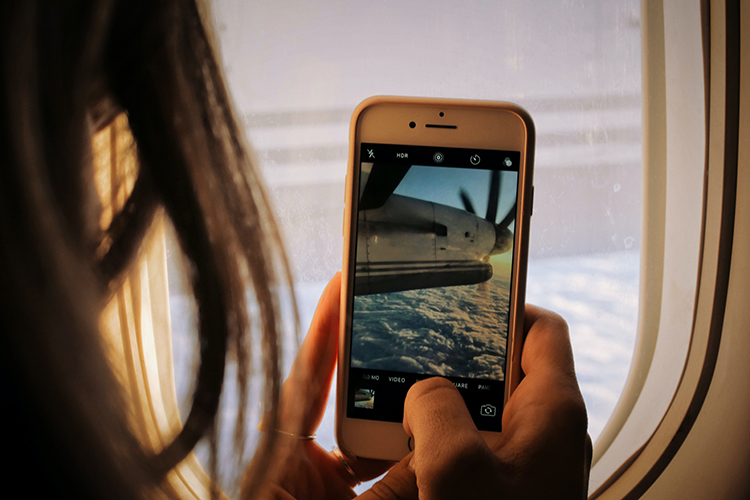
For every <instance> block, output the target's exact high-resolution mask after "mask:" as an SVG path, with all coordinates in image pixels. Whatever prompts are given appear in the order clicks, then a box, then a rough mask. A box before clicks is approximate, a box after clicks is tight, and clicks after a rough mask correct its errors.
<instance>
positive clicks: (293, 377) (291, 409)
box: [279, 273, 341, 436]
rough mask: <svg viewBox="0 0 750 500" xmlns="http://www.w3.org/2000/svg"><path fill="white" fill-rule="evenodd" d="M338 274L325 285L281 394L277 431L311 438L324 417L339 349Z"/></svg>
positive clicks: (339, 280) (339, 288)
mask: <svg viewBox="0 0 750 500" xmlns="http://www.w3.org/2000/svg"><path fill="white" fill-rule="evenodd" d="M340 294H341V274H340V273H337V274H336V276H334V277H333V279H332V280H331V281H330V282H329V283H328V286H327V287H326V289H325V291H324V292H323V295H322V296H321V297H320V301H319V302H318V307H317V309H316V310H315V315H314V317H313V320H312V324H311V325H310V330H309V331H308V333H307V336H306V337H305V340H304V342H303V343H302V347H301V348H300V350H299V353H298V354H297V358H296V359H295V361H294V364H293V365H292V370H291V373H290V375H289V378H288V379H287V380H286V382H284V387H283V389H282V391H281V408H280V417H279V429H280V430H283V431H285V432H289V433H292V434H296V435H300V436H308V435H313V434H314V433H315V430H316V429H317V428H318V425H319V424H320V420H321V419H322V418H323V413H324V412H325V408H326V401H327V400H328V392H329V390H330V386H331V379H332V377H333V373H334V368H335V367H336V354H337V349H338V332H339V305H340V300H339V299H340Z"/></svg>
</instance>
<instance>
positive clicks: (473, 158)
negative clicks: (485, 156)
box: [469, 155, 481, 165]
mask: <svg viewBox="0 0 750 500" xmlns="http://www.w3.org/2000/svg"><path fill="white" fill-rule="evenodd" d="M469 161H470V162H471V164H472V165H479V162H480V161H481V158H480V157H479V155H473V156H471V158H469Z"/></svg>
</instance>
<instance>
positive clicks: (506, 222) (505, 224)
mask: <svg viewBox="0 0 750 500" xmlns="http://www.w3.org/2000/svg"><path fill="white" fill-rule="evenodd" d="M514 220H516V204H515V203H514V204H513V206H512V207H510V210H509V211H508V214H507V215H506V216H505V217H503V220H501V221H500V222H499V223H498V224H497V225H498V226H499V227H503V228H507V227H508V226H510V223H511V222H513V221H514Z"/></svg>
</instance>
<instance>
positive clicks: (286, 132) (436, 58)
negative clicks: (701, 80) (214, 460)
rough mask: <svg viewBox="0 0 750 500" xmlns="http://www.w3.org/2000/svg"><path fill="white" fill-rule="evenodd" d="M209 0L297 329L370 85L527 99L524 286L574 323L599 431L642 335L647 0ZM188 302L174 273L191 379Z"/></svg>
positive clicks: (323, 436) (328, 442)
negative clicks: (529, 138) (531, 174)
mask: <svg viewBox="0 0 750 500" xmlns="http://www.w3.org/2000/svg"><path fill="white" fill-rule="evenodd" d="M213 8H214V15H215V18H216V24H217V34H218V38H219V40H220V49H221V52H222V55H223V60H224V67H225V72H226V75H227V79H228V83H229V87H230V92H231V93H232V95H233V98H234V100H235V104H236V106H237V108H238V112H239V114H240V116H241V117H242V120H243V123H244V125H245V127H246V132H247V134H248V138H249V142H250V144H251V145H252V147H253V149H254V151H255V155H256V157H257V158H258V161H259V165H260V168H261V171H262V174H263V176H264V178H265V180H266V182H267V185H268V187H269V191H270V193H271V195H272V200H273V205H274V209H275V213H276V215H277V217H278V221H279V223H280V226H281V228H282V232H283V235H284V239H285V243H286V248H287V251H288V254H289V259H290V262H291V265H292V267H293V272H294V279H295V283H296V290H297V294H298V297H299V302H300V312H301V317H302V325H303V329H304V328H306V325H307V324H309V321H310V319H311V317H312V312H313V311H314V307H315V303H316V301H317V299H318V297H319V296H320V293H321V292H322V290H323V287H324V286H325V284H326V282H327V280H328V279H329V278H330V277H331V276H332V275H333V274H334V273H335V272H336V271H337V270H338V269H340V267H341V260H342V251H343V250H342V243H343V240H342V237H341V228H342V217H343V207H344V176H345V174H346V167H347V165H346V164H347V151H348V127H349V118H350V116H351V113H352V111H353V109H354V107H355V106H356V105H357V104H358V103H359V102H360V101H362V100H363V99H364V98H366V97H369V96H371V95H377V94H393V95H413V96H429V97H453V98H472V99H490V100H505V101H512V102H515V103H517V104H520V105H521V106H523V107H525V108H526V109H527V110H528V111H529V112H530V113H531V116H532V117H533V118H534V121H535V123H536V128H537V154H536V170H535V186H536V193H535V205H534V213H533V217H532V220H531V243H530V260H529V262H530V263H529V279H528V292H527V300H528V301H529V302H531V303H535V304H538V305H541V306H543V307H547V308H549V309H552V310H555V311H557V312H559V313H560V314H562V315H563V316H564V317H565V318H566V319H567V320H568V322H569V325H570V331H571V338H572V341H573V347H574V354H575V360H576V370H577V372H578V375H579V381H580V384H581V388H582V391H583V394H584V398H585V400H586V405H587V408H588V411H589V420H590V424H589V425H590V430H589V432H590V434H591V435H592V438H594V440H595V439H596V436H598V434H599V433H600V431H601V429H602V427H603V426H604V424H605V423H606V421H607V419H608V418H609V415H610V413H611V412H612V410H613V408H614V405H615V403H616V402H617V399H618V397H619V394H620V392H621V390H622V387H623V385H624V382H625V377H626V375H627V372H628V368H629V365H630V359H631V356H632V352H633V345H634V340H635V333H636V316H637V308H638V272H639V246H640V218H641V66H640V19H639V2H638V1H637V0H625V1H621V2H599V1H596V0H584V1H576V2H570V1H551V0H550V1H544V2H527V1H521V0H516V1H507V2H502V3H500V2H489V1H487V2H449V1H435V0H430V1H427V0H420V1H410V2H401V1H383V2H377V3H373V2H335V1H327V2H304V1H301V0H296V1H287V2H276V1H271V0H266V1H258V2H243V1H241V0H216V1H215V2H214V6H213ZM188 304H189V301H186V299H185V296H184V292H182V291H180V290H179V288H178V283H177V282H176V281H175V282H173V286H172V309H173V327H174V330H175V331H174V335H175V342H174V346H175V351H176V352H175V359H176V363H177V364H178V366H177V377H178V380H177V384H178V393H179V394H183V395H187V393H188V391H189V384H190V381H191V380H192V376H191V375H185V374H189V369H188V368H187V367H188V362H186V361H180V360H189V359H191V358H190V356H189V355H187V354H184V353H178V352H177V350H179V349H180V348H185V349H184V350H185V351H189V350H190V345H191V344H190V342H189V341H187V340H186V339H187V338H188V334H187V332H188V331H189V330H190V329H191V328H193V326H192V324H193V323H192V322H191V320H190V316H189V315H188V314H187V312H188V310H189V305H188ZM180 363H182V365H183V368H182V369H181V368H180ZM180 370H182V373H183V375H180V373H181V372H180ZM226 404H231V402H228V403H226ZM329 409H330V411H329V414H328V415H327V416H326V420H324V422H323V424H322V425H321V429H320V431H319V433H318V440H319V441H320V442H321V444H322V445H323V446H327V447H329V448H330V447H332V446H333V445H334V438H333V414H332V411H333V401H331V402H330V404H329Z"/></svg>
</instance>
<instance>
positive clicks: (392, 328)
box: [346, 143, 520, 431]
mask: <svg viewBox="0 0 750 500" xmlns="http://www.w3.org/2000/svg"><path fill="white" fill-rule="evenodd" d="M360 159H361V162H360V165H359V167H360V176H359V178H360V182H359V185H358V186H357V191H358V192H357V193H355V196H356V199H357V200H358V206H357V222H356V235H354V238H353V239H354V243H353V244H354V245H356V248H355V249H354V252H355V253H354V255H356V262H355V270H354V271H355V272H354V287H353V289H354V294H353V297H350V300H352V301H353V302H352V304H351V311H352V319H351V329H350V330H349V332H348V333H349V335H351V339H350V345H351V353H350V359H349V362H350V369H349V381H348V406H347V408H346V413H347V416H348V417H349V418H359V419H367V420H379V421H387V422H401V420H402V419H403V411H404V399H405V397H406V393H407V391H408V390H409V387H411V385H412V384H414V383H415V382H417V381H418V380H421V379H424V378H428V377H431V376H435V375H438V376H442V377H445V378H447V379H448V380H450V381H451V382H453V383H454V384H455V385H456V387H457V388H458V390H459V392H460V393H461V394H462V396H463V397H464V400H465V402H466V405H467V407H468V409H469V412H470V413H471V415H472V418H473V419H474V422H475V424H476V425H477V428H478V429H480V430H487V431H499V430H500V428H501V421H502V410H503V402H504V395H505V365H506V350H507V342H508V329H509V315H510V305H511V304H510V297H511V290H512V286H513V283H512V272H511V270H512V269H513V255H514V252H513V248H514V244H515V243H514V242H515V219H516V200H517V193H518V182H519V175H518V171H519V170H518V169H519V164H520V152H519V151H499V150H485V149H462V148H444V147H426V146H404V145H392V144H368V143H363V144H362V145H361V151H360Z"/></svg>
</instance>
